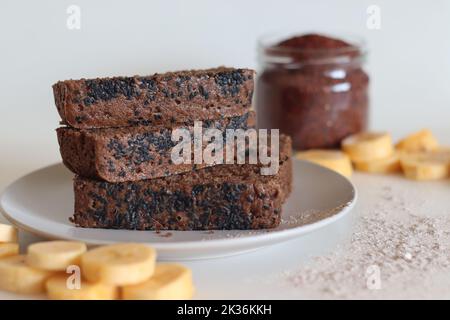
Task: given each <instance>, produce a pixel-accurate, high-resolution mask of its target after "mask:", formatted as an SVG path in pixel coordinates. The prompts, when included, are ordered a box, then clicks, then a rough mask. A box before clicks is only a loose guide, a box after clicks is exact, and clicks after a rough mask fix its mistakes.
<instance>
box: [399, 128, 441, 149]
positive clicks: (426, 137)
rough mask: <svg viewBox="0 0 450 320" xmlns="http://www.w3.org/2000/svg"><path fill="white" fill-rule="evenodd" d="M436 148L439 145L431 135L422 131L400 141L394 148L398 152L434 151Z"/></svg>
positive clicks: (424, 130)
mask: <svg viewBox="0 0 450 320" xmlns="http://www.w3.org/2000/svg"><path fill="white" fill-rule="evenodd" d="M438 146H439V143H438V141H437V139H436V138H435V137H434V135H433V133H432V132H431V131H430V130H428V129H423V130H420V131H418V132H415V133H413V134H411V135H409V136H407V137H406V138H404V139H402V140H400V141H399V142H398V143H397V145H396V146H395V147H396V149H397V150H400V151H406V152H416V151H430V150H436V149H437V148H438Z"/></svg>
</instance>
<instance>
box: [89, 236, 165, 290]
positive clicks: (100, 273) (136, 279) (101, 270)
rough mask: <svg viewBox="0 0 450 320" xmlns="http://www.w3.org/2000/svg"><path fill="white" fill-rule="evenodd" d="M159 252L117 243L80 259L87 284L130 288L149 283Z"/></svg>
mask: <svg viewBox="0 0 450 320" xmlns="http://www.w3.org/2000/svg"><path fill="white" fill-rule="evenodd" d="M155 260H156V252H155V250H154V249H153V248H151V247H149V246H146V245H143V244H136V243H124V244H114V245H109V246H104V247H99V248H96V249H93V250H91V251H88V252H87V253H85V254H84V255H83V256H82V257H81V268H82V272H83V275H84V276H85V278H86V279H87V280H88V281H91V282H99V281H101V282H103V283H107V284H111V285H118V286H121V285H129V284H136V283H140V282H143V281H146V280H147V279H149V278H150V277H151V275H152V274H153V271H154V269H155Z"/></svg>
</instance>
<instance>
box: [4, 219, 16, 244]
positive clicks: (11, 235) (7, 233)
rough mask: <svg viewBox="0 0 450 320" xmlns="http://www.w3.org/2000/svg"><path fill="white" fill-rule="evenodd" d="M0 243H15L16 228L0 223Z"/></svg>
mask: <svg viewBox="0 0 450 320" xmlns="http://www.w3.org/2000/svg"><path fill="white" fill-rule="evenodd" d="M0 242H17V228H15V227H13V226H11V225H9V224H2V223H0Z"/></svg>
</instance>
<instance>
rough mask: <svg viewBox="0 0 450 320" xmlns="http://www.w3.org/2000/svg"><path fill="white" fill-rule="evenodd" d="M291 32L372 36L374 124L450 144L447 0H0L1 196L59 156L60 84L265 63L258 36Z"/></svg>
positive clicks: (449, 19)
mask: <svg viewBox="0 0 450 320" xmlns="http://www.w3.org/2000/svg"><path fill="white" fill-rule="evenodd" d="M71 4H75V5H78V6H80V8H81V30H69V29H68V28H67V27H66V19H67V17H68V15H67V13H66V9H67V7H68V6H69V5H71ZM372 4H375V5H378V6H379V7H380V9H381V29H380V30H369V29H368V28H367V27H366V20H367V17H368V15H367V13H366V9H367V7H368V6H369V5H372ZM284 29H290V30H298V31H299V32H306V31H311V30H312V31H324V32H331V33H333V32H336V33H351V34H356V35H361V36H363V37H364V38H365V39H366V40H367V42H368V45H369V49H370V55H369V64H368V70H369V73H370V76H371V93H372V94H371V96H372V117H371V126H372V128H374V129H380V130H389V131H391V132H393V133H394V136H396V137H398V136H399V135H401V134H404V133H407V132H410V131H412V130H416V129H419V128H421V127H430V128H431V129H433V130H434V131H435V132H436V133H437V135H438V137H439V138H441V139H443V140H447V141H449V140H450V139H449V138H448V137H447V136H446V134H450V128H449V122H450V1H448V0H433V1H429V0H428V1H425V0H423V1H420V0H409V1H407V0H402V1H400V0H396V1H393V0H384V1H381V0H371V1H367V0H342V1H331V0H329V1H325V0H314V1H305V0H301V1H300V0H284V1H282V0H277V1H262V0H247V1H245V0H227V1H218V0H189V1H181V0H179V1H167V0H165V1H163V0H158V1H137V0H128V1H106V0H103V1H92V0H91V1H87V0H71V1H65V0H64V1H62V0H54V1H50V0H41V1H24V0H14V1H12V0H11V1H9V0H2V1H1V2H0V72H1V74H0V110H1V113H0V147H1V149H0V190H1V189H3V188H4V187H5V186H6V185H7V184H8V183H9V182H11V181H12V180H14V179H16V178H17V177H18V176H19V175H22V174H24V173H26V172H28V171H31V170H34V169H36V168H39V167H42V166H44V165H47V164H50V163H54V162H57V161H60V157H59V152H58V146H57V140H56V134H55V132H54V129H55V128H56V127H57V126H58V121H59V118H58V115H57V112H56V109H55V106H54V102H53V96H52V90H51V85H52V84H53V83H54V82H56V81H58V80H64V79H69V78H74V79H76V78H81V77H98V76H110V75H133V74H151V73H153V72H164V71H169V70H176V69H189V68H206V67H214V66H218V65H227V66H236V67H255V68H256V67H257V62H256V50H255V46H256V40H257V39H258V37H259V36H261V35H263V34H265V33H267V32H272V31H277V30H284ZM43 183H45V181H43ZM245 259H248V258H245ZM230 263H232V264H233V263H234V264H240V262H238V261H237V260H236V262H230ZM230 294H231V293H230ZM211 296H219V295H218V294H217V295H214V294H212V295H211ZM203 297H204V296H203Z"/></svg>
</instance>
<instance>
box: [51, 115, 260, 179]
mask: <svg viewBox="0 0 450 320" xmlns="http://www.w3.org/2000/svg"><path fill="white" fill-rule="evenodd" d="M255 119H256V116H255V114H254V112H253V111H250V112H248V113H246V114H244V115H242V116H236V117H230V118H221V119H218V120H207V121H203V122H202V124H203V127H204V128H205V129H206V128H215V129H220V130H222V131H224V132H225V130H226V129H243V130H246V129H248V128H254V127H255ZM175 128H186V129H189V130H190V131H191V135H192V136H193V122H192V121H190V122H186V123H185V124H180V125H178V126H175V127H161V126H160V127H152V126H134V127H127V128H102V129H74V128H70V127H61V128H58V129H57V130H56V131H57V134H58V142H59V145H60V152H61V156H62V159H63V162H64V164H65V165H66V167H67V168H69V169H70V170H71V171H72V172H74V173H76V174H78V175H80V176H82V177H87V178H93V179H97V180H105V181H108V182H123V181H136V180H143V179H152V178H159V177H164V176H169V175H173V174H178V173H183V172H187V171H191V170H193V169H199V168H203V167H206V166H207V165H208V164H206V163H202V164H194V163H193V162H192V163H190V164H187V163H182V164H174V163H173V162H172V160H171V153H172V148H173V147H174V146H175V145H176V142H173V141H172V130H173V129H175ZM204 145H205V144H204ZM192 152H193V149H192Z"/></svg>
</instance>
